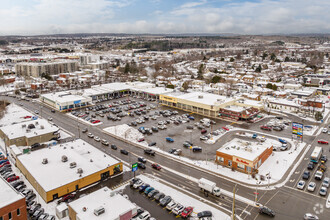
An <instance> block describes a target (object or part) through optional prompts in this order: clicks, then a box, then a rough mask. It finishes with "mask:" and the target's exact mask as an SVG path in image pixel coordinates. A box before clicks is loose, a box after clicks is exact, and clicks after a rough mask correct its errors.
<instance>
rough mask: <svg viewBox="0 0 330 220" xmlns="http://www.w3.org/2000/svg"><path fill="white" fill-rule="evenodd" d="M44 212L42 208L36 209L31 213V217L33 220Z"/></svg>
mask: <svg viewBox="0 0 330 220" xmlns="http://www.w3.org/2000/svg"><path fill="white" fill-rule="evenodd" d="M44 212H45V210H44V209H43V208H41V209H38V210H37V211H35V212H34V213H33V215H32V219H33V220H37V219H38V218H39V217H40V215H42V214H44Z"/></svg>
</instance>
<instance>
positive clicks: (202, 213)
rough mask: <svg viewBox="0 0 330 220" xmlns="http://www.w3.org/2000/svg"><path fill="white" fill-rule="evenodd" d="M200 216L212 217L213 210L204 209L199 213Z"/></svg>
mask: <svg viewBox="0 0 330 220" xmlns="http://www.w3.org/2000/svg"><path fill="white" fill-rule="evenodd" d="M197 217H198V218H204V217H212V212H211V211H203V212H199V213H197Z"/></svg>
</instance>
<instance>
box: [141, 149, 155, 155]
mask: <svg viewBox="0 0 330 220" xmlns="http://www.w3.org/2000/svg"><path fill="white" fill-rule="evenodd" d="M144 153H145V154H148V155H150V156H155V154H156V152H155V151H153V150H151V149H145V150H144Z"/></svg>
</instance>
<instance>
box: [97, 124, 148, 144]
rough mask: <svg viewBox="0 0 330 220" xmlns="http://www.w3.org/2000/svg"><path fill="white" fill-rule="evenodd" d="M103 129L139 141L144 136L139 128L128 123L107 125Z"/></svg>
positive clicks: (129, 139)
mask: <svg viewBox="0 0 330 220" xmlns="http://www.w3.org/2000/svg"><path fill="white" fill-rule="evenodd" d="M103 130H104V131H106V132H109V133H111V134H113V135H116V136H118V137H121V138H124V139H126V140H128V141H132V142H137V140H139V139H141V138H143V134H141V133H140V132H139V131H138V130H137V129H135V128H132V127H130V126H128V125H127V124H122V125H117V126H112V127H107V128H104V129H103Z"/></svg>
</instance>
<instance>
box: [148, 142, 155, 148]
mask: <svg viewBox="0 0 330 220" xmlns="http://www.w3.org/2000/svg"><path fill="white" fill-rule="evenodd" d="M156 144H157V143H156V142H151V143H150V144H148V146H149V147H152V146H156Z"/></svg>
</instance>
